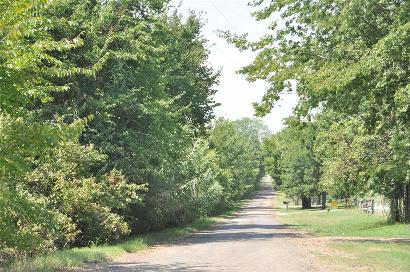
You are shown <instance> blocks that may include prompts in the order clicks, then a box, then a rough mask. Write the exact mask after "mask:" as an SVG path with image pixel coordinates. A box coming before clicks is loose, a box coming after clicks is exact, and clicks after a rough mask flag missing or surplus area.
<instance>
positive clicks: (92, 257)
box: [0, 201, 243, 272]
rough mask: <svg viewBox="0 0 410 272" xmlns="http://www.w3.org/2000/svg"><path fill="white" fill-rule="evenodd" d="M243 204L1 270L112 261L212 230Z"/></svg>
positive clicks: (26, 270) (10, 264)
mask: <svg viewBox="0 0 410 272" xmlns="http://www.w3.org/2000/svg"><path fill="white" fill-rule="evenodd" d="M242 203H243V201H238V202H237V203H236V204H235V205H233V206H232V208H230V209H229V210H227V211H226V212H224V213H223V214H221V215H219V216H212V217H202V218H198V219H196V220H194V221H193V222H192V223H190V224H188V225H186V226H180V227H172V228H167V229H165V230H161V231H157V232H151V233H148V234H145V235H141V236H136V237H130V238H126V239H123V240H122V241H119V242H117V243H114V244H112V245H100V246H90V247H81V248H71V249H65V250H59V251H55V252H51V253H46V254H42V255H38V256H34V257H30V258H26V259H21V260H9V261H8V262H5V263H4V264H3V265H2V266H0V271H11V272H31V271H32V272H35V271H56V270H61V269H71V268H78V267H81V266H84V265H88V264H93V263H95V262H104V261H109V260H112V259H114V258H115V257H118V256H121V255H123V254H124V253H133V252H137V251H139V250H144V249H147V248H149V247H150V246H152V245H155V244H158V243H162V242H167V240H169V239H172V238H176V237H178V236H183V235H187V234H190V233H194V232H197V231H200V230H205V229H209V228H210V227H212V226H213V225H214V224H216V223H218V222H220V221H221V220H223V219H224V218H226V217H229V216H231V215H232V214H233V213H234V212H236V211H237V210H238V209H239V208H240V206H241V205H242Z"/></svg>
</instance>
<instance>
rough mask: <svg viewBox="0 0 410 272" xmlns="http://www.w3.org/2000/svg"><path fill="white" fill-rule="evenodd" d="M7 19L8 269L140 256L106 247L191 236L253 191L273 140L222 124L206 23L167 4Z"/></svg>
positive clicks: (4, 251)
mask: <svg viewBox="0 0 410 272" xmlns="http://www.w3.org/2000/svg"><path fill="white" fill-rule="evenodd" d="M0 10H1V15H0V263H4V262H8V261H9V260H11V259H14V260H18V259H25V258H31V257H35V256H38V255H42V254H44V253H46V252H54V251H56V250H59V249H70V248H79V249H73V250H71V251H70V250H68V251H62V252H58V253H55V254H52V255H50V257H47V256H46V257H44V258H43V259H37V260H40V263H42V262H48V261H50V262H51V263H52V262H54V261H56V262H57V266H59V265H60V263H61V264H64V263H65V262H67V264H69V262H71V260H72V259H71V257H70V256H73V259H74V261H73V262H74V263H78V262H79V261H81V260H83V259H87V258H91V259H98V258H100V257H101V258H103V257H104V256H105V255H115V254H117V253H119V252H121V251H123V250H124V248H135V249H138V248H140V247H144V246H146V245H147V244H149V242H147V241H146V240H144V239H146V238H144V239H143V240H139V238H136V239H135V240H129V241H128V242H124V243H122V244H120V245H118V246H107V247H102V248H99V247H95V246H98V245H110V244H112V243H115V242H116V241H119V240H123V239H127V238H129V237H140V236H141V235H142V234H146V233H149V232H153V231H160V230H163V229H165V228H170V227H178V226H186V225H189V224H190V223H191V222H195V220H197V219H198V218H202V217H207V216H213V215H217V214H220V213H223V212H224V211H226V210H229V209H230V208H231V207H232V206H234V205H235V203H237V201H238V200H240V199H243V198H244V197H246V196H247V195H249V194H250V193H251V192H252V191H253V190H254V188H255V187H256V185H257V183H258V181H259V179H260V175H261V173H262V170H263V169H262V166H261V140H262V138H263V137H264V135H265V134H266V133H267V129H266V127H265V125H264V124H263V123H261V122H260V121H258V120H256V119H249V118H245V119H242V120H237V121H228V120H224V119H216V118H214V114H213V108H214V107H215V106H216V103H215V101H214V100H213V95H214V94H215V90H214V85H215V84H217V82H218V77H219V73H218V72H217V71H214V70H213V69H212V68H211V66H209V64H208V55H209V50H208V49H207V46H208V45H207V41H206V40H205V39H204V37H203V36H202V35H201V28H202V22H201V20H200V19H199V17H198V16H196V15H195V14H191V15H189V16H187V18H182V17H181V16H180V15H179V13H178V9H177V7H173V6H172V5H171V1H162V0H161V1H157V0H142V1H141V0H125V1H110V0H108V1H93V0H21V1H20V0H19V1H12V0H0ZM193 228H195V227H193ZM174 230H175V231H176V232H178V229H174ZM171 232H172V231H171ZM182 232H184V230H182ZM165 233H166V232H165ZM158 235H160V234H158ZM144 237H149V236H144ZM155 239H156V238H154V240H155ZM90 246H91V247H92V249H87V248H84V249H82V248H81V247H90ZM104 252H108V253H107V254H106V253H104ZM64 256H69V257H68V260H67V261H64V260H65V257H64ZM84 256H85V257H84ZM88 256H90V257H88ZM60 257H61V258H62V259H63V260H62V259H61V258H60ZM31 260H36V259H31ZM41 260H43V261H41ZM61 260H62V261H61ZM27 267H30V264H27Z"/></svg>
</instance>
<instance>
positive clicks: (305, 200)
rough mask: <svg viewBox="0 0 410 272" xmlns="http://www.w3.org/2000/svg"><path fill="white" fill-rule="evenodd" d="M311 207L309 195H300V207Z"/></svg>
mask: <svg viewBox="0 0 410 272" xmlns="http://www.w3.org/2000/svg"><path fill="white" fill-rule="evenodd" d="M310 208H312V201H311V199H310V198H309V197H306V196H302V209H310Z"/></svg>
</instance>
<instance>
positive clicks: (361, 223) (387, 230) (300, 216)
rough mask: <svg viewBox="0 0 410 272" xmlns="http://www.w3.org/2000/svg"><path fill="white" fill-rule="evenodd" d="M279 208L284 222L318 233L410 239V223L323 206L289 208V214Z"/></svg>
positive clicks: (278, 199) (281, 196) (279, 196)
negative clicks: (321, 208) (392, 221)
mask: <svg viewBox="0 0 410 272" xmlns="http://www.w3.org/2000/svg"><path fill="white" fill-rule="evenodd" d="M283 197H284V195H283V194H280V195H278V197H277V199H275V204H276V205H278V202H280V201H281V199H282V198H283ZM280 203H281V202H280ZM275 204H274V205H275ZM282 206H283V204H282ZM276 209H277V210H278V209H279V211H280V213H279V215H280V217H279V219H280V221H282V222H283V223H285V224H289V225H294V226H295V227H299V228H302V229H303V230H305V231H307V232H310V233H313V234H317V235H323V236H352V237H396V238H410V225H409V224H392V223H390V222H389V221H388V220H387V219H386V218H383V217H381V216H378V215H371V216H369V215H366V214H365V213H363V212H361V211H356V210H352V209H338V210H332V211H330V212H327V211H326V210H320V209H311V210H302V209H301V208H300V207H290V209H289V213H287V214H286V213H284V208H283V207H280V208H279V207H277V208H276Z"/></svg>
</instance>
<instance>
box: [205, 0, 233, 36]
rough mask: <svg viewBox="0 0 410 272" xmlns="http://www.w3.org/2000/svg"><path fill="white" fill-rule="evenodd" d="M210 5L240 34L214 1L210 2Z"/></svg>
mask: <svg viewBox="0 0 410 272" xmlns="http://www.w3.org/2000/svg"><path fill="white" fill-rule="evenodd" d="M208 3H209V4H211V5H212V6H213V7H214V9H215V10H216V11H217V12H218V13H219V14H220V15H221V16H222V17H223V18H224V19H225V21H226V22H227V23H228V24H229V25H231V26H232V28H233V29H234V30H235V31H236V32H238V33H239V32H240V31H239V30H238V29H237V28H236V26H235V25H234V24H232V23H231V21H230V20H229V19H228V17H226V16H225V14H224V13H223V12H222V11H221V10H220V9H219V8H218V7H217V6H216V5H215V4H214V2H213V1H208Z"/></svg>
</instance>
